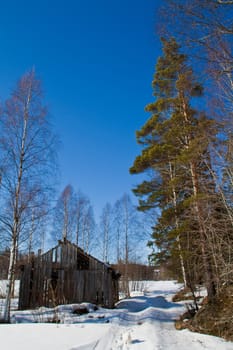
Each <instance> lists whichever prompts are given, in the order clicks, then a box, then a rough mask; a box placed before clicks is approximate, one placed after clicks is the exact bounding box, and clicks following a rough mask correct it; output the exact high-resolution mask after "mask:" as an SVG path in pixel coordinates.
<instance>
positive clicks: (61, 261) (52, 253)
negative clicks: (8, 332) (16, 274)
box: [19, 239, 119, 310]
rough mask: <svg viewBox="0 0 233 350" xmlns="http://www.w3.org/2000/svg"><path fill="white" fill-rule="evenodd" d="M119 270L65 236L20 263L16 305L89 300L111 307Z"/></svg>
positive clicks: (48, 305) (115, 299) (113, 302)
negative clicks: (27, 261)
mask: <svg viewBox="0 0 233 350" xmlns="http://www.w3.org/2000/svg"><path fill="white" fill-rule="evenodd" d="M118 279H119V274H118V273H116V271H115V270H114V269H113V268H111V267H110V266H109V265H107V264H105V263H103V262H101V261H99V260H98V259H96V258H94V257H93V256H91V255H88V254H86V253H85V252H84V251H83V250H82V249H81V248H79V247H78V246H77V245H75V244H73V243H71V242H69V241H68V240H66V239H65V240H63V241H59V242H58V245H57V246H56V247H54V248H52V249H51V250H49V251H48V252H46V253H45V254H38V256H36V257H33V258H32V259H31V261H30V263H26V264H24V265H22V272H21V280H20V291H19V309H21V310H23V309H28V308H35V307H38V306H47V307H51V306H55V305H59V304H69V303H80V302H83V301H85V302H91V303H95V304H99V305H102V306H105V307H110V308H111V307H113V306H114V304H115V302H116V301H117V300H118Z"/></svg>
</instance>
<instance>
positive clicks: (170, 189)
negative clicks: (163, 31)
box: [130, 38, 216, 297]
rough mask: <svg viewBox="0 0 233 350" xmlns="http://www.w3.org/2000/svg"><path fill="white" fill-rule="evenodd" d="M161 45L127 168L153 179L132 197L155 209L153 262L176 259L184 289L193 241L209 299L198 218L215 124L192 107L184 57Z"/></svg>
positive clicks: (197, 88)
mask: <svg viewBox="0 0 233 350" xmlns="http://www.w3.org/2000/svg"><path fill="white" fill-rule="evenodd" d="M162 43H163V56H162V57H160V58H159V59H158V63H157V65H156V72H155V75H154V80H153V82H152V86H153V92H154V93H153V94H154V96H155V101H154V102H153V103H150V104H149V105H147V106H146V111H148V112H150V113H151V117H150V118H149V119H148V121H147V122H146V123H145V125H144V126H143V127H142V129H141V130H140V131H138V132H137V141H138V143H139V144H141V145H143V150H142V152H141V154H140V155H139V156H137V157H136V159H135V162H134V164H133V166H132V167H131V169H130V172H131V173H132V174H138V173H142V172H146V171H152V172H153V177H152V179H151V180H149V181H144V182H143V183H142V184H140V185H138V186H137V188H135V189H134V193H135V194H136V195H137V196H139V197H140V200H139V209H140V210H148V209H150V208H152V207H158V208H159V209H160V217H159V219H158V222H157V224H156V225H155V227H154V231H153V239H154V240H155V243H156V245H157V246H158V247H159V248H160V254H159V258H161V257H163V258H165V259H167V258H169V257H172V258H173V259H174V258H175V257H176V256H177V257H179V261H180V266H181V270H182V275H183V280H184V283H185V284H186V283H187V275H188V274H189V276H190V273H189V264H188V263H187V262H188V259H187V256H189V253H190V251H189V249H188V247H190V240H191V245H193V242H196V241H197V240H198V244H197V249H198V251H197V256H200V255H201V264H200V265H201V267H202V269H203V271H204V274H203V276H202V278H203V280H204V281H205V283H206V286H207V290H208V295H209V296H210V297H212V296H214V294H215V284H214V277H213V271H212V270H213V269H212V262H211V257H210V254H209V251H208V244H207V242H208V233H207V231H206V227H205V224H204V218H205V215H206V210H205V209H206V208H207V207H208V204H207V203H209V202H208V199H207V197H208V198H209V197H211V196H212V195H214V191H215V190H214V186H213V181H212V178H211V175H210V174H209V172H208V167H207V166H206V164H208V165H209V167H211V165H210V161H209V158H210V157H209V151H208V146H209V143H210V141H211V140H212V139H213V138H215V135H216V125H215V122H214V121H213V120H210V119H208V118H207V117H206V116H205V115H204V114H203V113H199V112H197V111H196V110H195V109H194V108H193V107H192V105H193V102H194V99H195V98H196V97H201V96H202V90H203V89H202V86H201V85H200V84H199V83H198V82H197V81H196V79H195V77H194V74H193V71H192V69H191V68H190V67H189V66H188V64H187V57H186V56H185V55H183V54H182V53H180V48H179V45H178V44H177V43H176V41H175V39H173V38H171V39H169V40H166V39H162ZM205 205H206V207H205V208H204V206H205ZM193 218H194V219H193ZM190 250H191V248H190ZM157 257H158V255H157ZM188 279H189V280H190V278H188ZM189 284H190V283H189Z"/></svg>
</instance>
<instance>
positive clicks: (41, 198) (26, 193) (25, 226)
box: [0, 71, 56, 321]
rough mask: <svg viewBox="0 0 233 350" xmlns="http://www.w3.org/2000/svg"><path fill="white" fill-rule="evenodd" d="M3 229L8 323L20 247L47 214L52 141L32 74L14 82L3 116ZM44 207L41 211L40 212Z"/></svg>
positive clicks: (50, 184)
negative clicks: (7, 251) (6, 246)
mask: <svg viewBox="0 0 233 350" xmlns="http://www.w3.org/2000/svg"><path fill="white" fill-rule="evenodd" d="M0 123H1V126H0V127H1V129H0V132H1V139H0V147H1V164H2V186H1V202H2V206H1V212H0V223H1V229H2V230H4V234H5V236H6V237H7V238H8V240H9V243H10V263H9V268H8V283H7V293H6V294H7V295H6V303H5V309H4V319H5V320H6V321H9V318H10V305H11V293H12V290H13V286H14V275H15V266H16V261H17V255H18V249H19V245H20V243H22V241H25V240H27V239H28V232H30V229H31V226H32V222H31V218H32V213H33V221H34V223H35V222H36V221H37V220H38V219H40V218H41V217H42V215H44V214H45V212H46V210H44V208H48V203H49V201H50V196H51V189H52V182H53V181H52V178H51V173H52V171H51V170H52V169H53V175H54V167H53V165H54V164H55V163H54V160H55V159H54V155H55V144H56V142H55V137H54V136H53V134H52V132H51V126H50V125H49V122H48V118H47V110H46V108H45V107H44V106H43V104H42V90H41V83H40V81H39V80H38V79H37V78H36V76H35V72H34V71H31V72H29V73H27V74H25V75H24V76H23V77H22V78H21V79H20V80H19V82H18V83H17V85H16V88H15V89H14V90H13V92H12V94H11V97H10V98H9V99H8V100H7V101H6V103H5V106H4V108H3V111H2V113H1V120H0ZM41 208H43V210H41Z"/></svg>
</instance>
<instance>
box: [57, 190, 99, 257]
mask: <svg viewBox="0 0 233 350" xmlns="http://www.w3.org/2000/svg"><path fill="white" fill-rule="evenodd" d="M95 226H96V224H95V219H94V213H93V208H92V205H91V203H90V200H89V199H88V198H87V196H85V195H84V194H82V193H81V192H80V191H79V192H78V193H76V192H75V190H74V189H73V187H72V186H71V185H67V186H65V188H64V190H63V191H62V193H61V195H60V196H59V198H58V200H57V203H56V206H55V208H54V218H53V233H52V236H53V238H56V239H68V240H70V241H72V242H74V243H76V244H77V245H79V246H80V247H81V248H82V249H83V250H84V251H85V252H87V253H88V252H89V251H90V248H91V243H92V242H91V240H92V238H93V235H94V232H95Z"/></svg>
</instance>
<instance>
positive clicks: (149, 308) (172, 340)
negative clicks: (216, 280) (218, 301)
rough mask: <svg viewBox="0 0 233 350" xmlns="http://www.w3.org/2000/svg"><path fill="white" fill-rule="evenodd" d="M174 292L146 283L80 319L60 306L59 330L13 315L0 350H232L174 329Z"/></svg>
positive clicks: (2, 330) (0, 329)
mask: <svg viewBox="0 0 233 350" xmlns="http://www.w3.org/2000/svg"><path fill="white" fill-rule="evenodd" d="M178 288H179V285H177V284H175V283H174V282H172V281H166V282H164V281H163V282H159V281H158V282H150V283H149V284H148V285H147V288H146V291H145V292H144V293H139V295H135V296H134V297H132V298H131V299H127V300H122V301H121V302H120V303H119V304H118V306H117V308H116V309H114V310H107V309H99V310H97V311H95V312H91V313H89V314H87V315H83V316H77V315H75V316H74V315H73V314H71V312H70V310H71V308H70V309H69V307H68V306H65V307H64V308H63V309H62V308H61V310H60V311H62V316H63V321H64V324H58V325H55V324H46V323H33V322H35V320H36V315H35V311H34V312H28V311H26V312H17V313H16V314H15V321H16V322H17V323H16V324H12V325H0V342H1V343H0V347H1V350H53V349H54V350H94V349H95V350H187V349H188V350H202V349H203V350H207V349H209V350H216V349H217V350H233V343H231V342H225V341H224V340H222V339H220V338H216V337H211V336H207V335H202V334H197V333H192V332H189V331H188V330H182V331H177V330H176V329H175V328H174V323H173V321H174V319H175V318H176V317H177V316H178V315H179V314H180V313H182V312H183V306H182V305H181V304H179V303H172V302H171V298H172V295H174V293H175V292H176V290H177V289H178ZM48 311H49V312H51V310H47V311H46V309H44V316H43V317H45V313H46V312H47V313H48ZM40 317H42V316H41V315H40ZM22 322H24V323H22ZM25 322H26V323H25Z"/></svg>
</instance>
